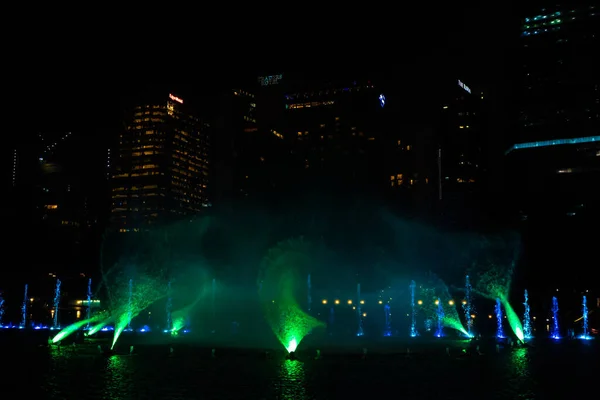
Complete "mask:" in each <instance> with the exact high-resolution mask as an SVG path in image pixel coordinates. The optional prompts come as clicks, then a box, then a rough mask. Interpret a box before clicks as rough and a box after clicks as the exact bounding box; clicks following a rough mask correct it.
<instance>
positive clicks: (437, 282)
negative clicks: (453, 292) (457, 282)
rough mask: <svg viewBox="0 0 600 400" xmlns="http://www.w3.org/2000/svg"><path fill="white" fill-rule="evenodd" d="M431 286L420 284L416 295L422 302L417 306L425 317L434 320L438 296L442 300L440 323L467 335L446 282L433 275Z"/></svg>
mask: <svg viewBox="0 0 600 400" xmlns="http://www.w3.org/2000/svg"><path fill="white" fill-rule="evenodd" d="M431 286H432V287H425V286H422V287H421V288H420V290H419V294H418V296H419V300H421V301H422V302H423V304H421V305H420V306H419V307H420V308H419V310H420V311H421V312H422V313H423V314H424V315H425V316H426V317H428V318H431V319H432V320H435V319H436V318H437V317H436V313H437V299H438V298H439V299H440V300H441V302H442V308H443V309H444V319H442V325H443V326H444V327H447V328H450V329H454V330H456V331H458V332H460V333H462V334H463V335H465V336H467V337H468V336H469V334H468V332H467V330H466V329H465V328H464V326H463V324H462V322H461V320H460V316H459V315H458V311H457V310H456V302H455V301H453V300H452V297H451V296H450V293H449V292H448V287H447V286H446V284H445V283H444V282H443V281H442V280H441V279H439V278H436V277H434V278H433V282H431ZM451 303H452V304H451Z"/></svg>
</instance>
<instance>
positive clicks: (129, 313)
mask: <svg viewBox="0 0 600 400" xmlns="http://www.w3.org/2000/svg"><path fill="white" fill-rule="evenodd" d="M132 319H133V279H130V280H129V300H128V303H127V329H128V330H129V329H131V320H132Z"/></svg>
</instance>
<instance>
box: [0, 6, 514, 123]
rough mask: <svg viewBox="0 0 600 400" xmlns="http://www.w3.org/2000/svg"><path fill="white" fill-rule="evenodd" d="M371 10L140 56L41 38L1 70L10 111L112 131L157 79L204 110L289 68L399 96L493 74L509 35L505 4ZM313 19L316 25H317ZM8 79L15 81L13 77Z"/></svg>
mask: <svg viewBox="0 0 600 400" xmlns="http://www.w3.org/2000/svg"><path fill="white" fill-rule="evenodd" d="M486 3H487V2H486ZM374 7H375V8H374V9H373V10H371V11H373V12H374V14H373V15H367V14H370V12H367V13H366V14H364V15H363V14H362V12H359V11H356V10H346V11H348V14H353V17H352V18H346V15H344V16H341V15H340V16H339V17H338V18H336V19H333V20H331V22H330V23H327V24H325V22H326V21H321V22H320V23H318V24H317V23H315V24H316V25H314V24H312V23H311V22H310V21H305V22H304V23H303V24H300V25H297V26H296V25H294V24H293V23H291V22H290V26H289V28H287V29H285V28H283V29H281V30H280V28H279V27H276V26H273V27H272V28H271V31H270V32H266V31H265V33H264V34H261V30H260V29H259V26H260V24H258V23H257V26H255V27H253V29H252V30H251V31H245V30H244V28H242V27H239V28H238V29H239V32H238V31H233V32H230V33H231V35H230V36H231V37H232V38H237V39H231V40H230V39H228V38H227V36H223V35H221V34H215V33H214V32H213V34H212V35H203V34H202V33H205V32H198V34H197V35H195V36H193V37H190V38H188V39H185V40H184V41H182V42H181V43H180V45H186V44H188V47H189V54H185V53H178V52H177V50H176V49H173V50H172V51H169V52H164V53H161V52H159V51H155V52H154V53H153V52H148V53H146V51H145V50H144V49H143V48H141V47H140V49H139V50H134V49H133V48H130V51H129V53H127V52H125V53H123V52H120V51H118V50H114V51H113V50H112V49H111V51H110V52H107V51H106V50H107V48H106V47H107V46H103V48H102V49H100V48H98V49H95V48H94V47H93V44H91V45H90V47H91V49H90V50H91V52H90V54H83V53H81V52H82V51H83V50H82V48H81V46H80V45H77V43H76V42H75V41H74V37H73V38H72V40H70V41H54V42H51V43H52V46H48V45H47V44H46V43H45V42H43V41H44V40H48V41H49V42H48V43H50V41H51V40H52V39H51V38H49V39H46V38H45V37H44V36H42V37H41V38H40V43H36V46H34V47H32V48H31V49H29V52H28V53H27V56H26V57H21V58H19V59H18V61H15V62H13V63H11V65H10V66H9V68H10V69H12V70H14V71H13V72H14V75H13V76H12V78H13V80H14V81H17V82H19V84H18V87H19V88H18V89H14V90H11V92H12V93H17V94H16V95H14V99H15V100H16V101H17V102H19V103H20V104H25V105H26V108H22V107H20V108H17V109H16V110H15V116H16V117H17V118H22V119H26V122H27V123H26V124H24V125H23V126H25V129H24V130H26V131H44V130H59V131H60V130H74V131H75V130H85V131H89V132H90V134H93V132H97V131H100V132H103V131H105V130H107V129H111V128H113V127H114V126H115V125H116V124H118V123H119V120H120V118H121V109H122V106H123V104H124V103H127V102H128V100H130V99H131V97H132V96H133V95H135V94H139V93H143V92H145V91H147V92H149V91H152V90H155V89H156V88H157V87H158V88H161V84H160V83H158V82H179V83H176V84H175V85H174V86H171V85H167V84H162V88H165V87H175V88H177V90H176V91H177V92H178V93H179V94H180V95H181V96H182V97H184V96H185V98H186V99H191V101H192V102H194V103H196V104H197V105H198V108H199V109H201V110H203V111H206V110H210V108H211V106H214V105H215V101H216V94H217V92H218V90H219V89H221V88H229V87H232V86H234V85H235V83H236V81H243V80H245V79H246V77H249V76H258V75H261V74H262V73H268V72H270V73H278V72H280V71H290V70H292V71H298V70H304V71H309V72H310V71H319V70H323V69H328V70H330V71H332V72H336V71H337V72H339V71H343V72H345V73H348V71H351V70H354V71H385V72H386V75H387V76H388V77H390V76H391V77H393V78H394V81H395V82H396V83H397V84H398V85H407V87H409V86H410V85H412V88H411V90H408V91H407V93H410V92H413V93H415V89H416V88H424V90H429V88H428V87H427V84H428V82H434V81H435V78H436V77H437V76H439V75H441V74H444V73H448V72H449V71H453V70H454V71H465V73H464V75H467V76H471V77H475V76H477V78H472V79H473V80H475V79H476V80H490V79H495V77H497V76H498V74H499V73H498V71H497V70H498V69H501V67H500V66H499V62H498V60H501V59H502V54H503V52H504V47H506V46H508V44H507V43H510V40H509V39H510V37H509V36H510V35H514V34H515V31H514V30H512V28H513V27H514V26H515V25H513V24H514V23H515V21H516V20H515V19H514V18H515V16H513V18H512V19H511V18H510V17H511V14H512V15H514V14H515V13H514V12H513V11H512V9H511V5H510V3H508V4H506V3H502V5H500V4H494V5H493V4H480V2H476V1H472V0H469V1H466V2H461V3H456V2H452V3H442V4H435V5H431V4H428V5H424V4H423V5H412V6H410V5H405V4H404V3H402V4H401V6H399V8H398V7H396V6H394V7H391V6H383V3H382V5H374ZM378 7H379V8H378ZM344 14H346V13H344ZM263 17H264V15H263ZM511 21H512V22H511ZM257 22H259V21H257ZM321 25H323V29H322V30H320V29H317V28H318V27H319V26H321ZM234 29H235V28H234ZM265 29H266V28H265ZM268 30H269V29H267V31H268ZM223 33H224V32H223ZM248 35H251V36H252V40H251V41H250V40H248V37H247V36H248ZM266 35H269V36H266ZM517 35H518V33H517ZM193 38H196V39H193ZM265 38H268V41H265ZM217 39H220V40H221V41H218V40H217ZM123 41H124V43H127V42H126V40H125V38H124V39H123ZM12 50H13V49H9V50H7V51H8V52H10V51H12ZM18 51H19V52H20V53H22V54H23V51H22V50H18ZM96 51H97V52H96ZM63 53H64V54H65V56H64V57H63ZM30 58H31V59H30ZM154 59H156V62H154ZM170 60H172V62H171V61H170ZM32 68H33V69H32ZM33 71H35V73H32V72H33ZM461 75H462V74H461ZM145 82H157V83H155V84H153V85H148V84H145ZM8 85H9V86H10V87H12V86H11V85H14V87H17V85H16V84H14V83H13V82H9V83H8ZM213 100H215V101H213ZM32 111H33V112H32ZM201 113H202V111H201Z"/></svg>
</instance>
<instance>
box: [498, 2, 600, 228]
mask: <svg viewBox="0 0 600 400" xmlns="http://www.w3.org/2000/svg"><path fill="white" fill-rule="evenodd" d="M586 3H587V4H586ZM523 15H524V18H523V19H522V24H521V30H520V35H521V46H520V50H519V52H518V58H517V62H518V63H519V67H520V74H519V75H520V77H521V80H520V81H519V82H517V85H516V86H517V93H516V96H515V97H516V99H517V101H518V105H519V109H520V118H519V124H518V127H517V129H516V130H515V137H513V138H512V140H511V145H510V147H509V149H508V150H507V152H506V154H507V162H508V165H509V171H510V178H509V182H510V184H511V185H512V188H513V191H514V192H515V193H520V195H519V198H520V199H515V202H516V203H517V204H516V206H517V207H518V209H519V211H520V212H521V213H522V215H523V218H525V216H527V215H530V214H531V213H532V212H534V210H536V209H537V210H542V209H547V211H548V212H550V210H554V212H555V213H556V214H558V215H574V214H573V213H577V212H578V211H576V210H575V209H576V208H577V207H581V205H582V204H583V205H584V207H589V206H591V204H592V203H593V202H594V201H596V200H594V199H596V197H594V193H593V191H592V190H589V189H588V188H590V187H597V186H598V184H600V180H598V178H599V177H600V176H599V175H598V168H599V167H600V157H599V156H598V149H599V146H598V142H599V141H600V136H599V135H600V133H599V132H600V70H599V69H598V68H597V67H596V66H595V65H594V64H595V58H596V57H595V56H596V53H597V50H596V49H598V47H599V46H600V9H599V8H598V6H597V5H592V2H584V1H577V2H570V3H569V4H568V5H567V4H565V5H564V6H553V7H551V6H546V7H545V8H542V7H539V8H530V10H529V11H526V12H524V13H523Z"/></svg>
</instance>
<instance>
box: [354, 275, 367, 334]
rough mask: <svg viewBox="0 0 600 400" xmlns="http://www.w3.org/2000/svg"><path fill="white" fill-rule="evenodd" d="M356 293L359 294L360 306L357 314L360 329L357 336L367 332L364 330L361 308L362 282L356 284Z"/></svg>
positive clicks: (358, 301)
mask: <svg viewBox="0 0 600 400" xmlns="http://www.w3.org/2000/svg"><path fill="white" fill-rule="evenodd" d="M356 295H357V296H358V299H357V303H358V306H357V307H356V315H357V317H358V331H357V332H356V336H363V335H364V334H365V332H364V331H363V320H362V311H361V308H360V303H361V301H360V283H359V284H358V285H357V286H356Z"/></svg>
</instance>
